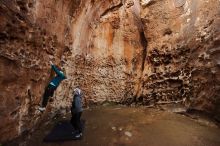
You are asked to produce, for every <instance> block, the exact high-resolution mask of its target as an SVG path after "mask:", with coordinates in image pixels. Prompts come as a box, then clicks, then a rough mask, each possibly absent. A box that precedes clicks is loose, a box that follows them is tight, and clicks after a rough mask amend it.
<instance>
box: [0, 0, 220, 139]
mask: <svg viewBox="0 0 220 146" xmlns="http://www.w3.org/2000/svg"><path fill="white" fill-rule="evenodd" d="M219 4H220V2H219V1H218V0H206V1H199V0H195V1H190V0H141V1H139V0H137V1H136V0H105V1H100V0H86V1H80V0H65V1H61V0H47V1H43V0H37V1H35V0H29V1H26V0H11V1H7V0H2V1H0V20H1V21H0V91H1V92H0V100H1V102H0V118H1V121H2V122H1V124H0V135H2V136H1V138H0V141H6V140H10V139H12V138H15V137H16V136H18V135H19V134H21V133H23V132H25V131H27V130H30V129H31V128H33V127H34V125H35V124H36V122H37V121H40V120H41V118H40V114H39V113H38V111H37V110H36V108H37V105H38V104H39V103H40V100H41V97H42V94H43V92H44V88H45V86H46V85H47V84H48V82H49V81H50V79H51V78H52V76H53V73H52V72H51V71H50V66H49V64H48V62H49V61H50V60H52V61H53V62H54V63H55V64H57V65H58V66H63V67H64V68H65V73H66V75H67V77H68V79H67V80H65V81H63V82H62V84H61V85H60V86H59V88H58V89H57V91H56V93H55V97H54V98H55V100H54V102H53V103H52V104H50V105H49V106H51V105H52V107H54V108H53V109H58V110H59V109H60V108H62V107H64V108H65V107H68V106H69V104H70V100H71V98H72V96H71V93H72V90H73V88H74V87H75V86H76V85H80V86H81V88H82V90H83V91H84V95H85V96H84V98H85V99H86V100H85V104H87V105H88V104H91V103H100V102H104V101H114V102H122V103H128V104H131V103H133V102H135V103H141V104H145V105H149V104H155V103H158V102H164V101H166V102H167V101H179V100H183V103H184V104H185V105H187V106H188V107H192V108H196V109H199V110H204V111H208V112H211V113H215V115H219V113H220V109H219V107H218V106H217V105H218V104H219V102H220V97H219V95H220V94H219V77H220V75H219V74H220V70H219V59H220V58H219V56H220V54H219V46H220V43H219V42H220V38H219V36H220V35H219V32H220V30H219V23H220V20H219V15H220V12H219V10H220V9H219Z"/></svg>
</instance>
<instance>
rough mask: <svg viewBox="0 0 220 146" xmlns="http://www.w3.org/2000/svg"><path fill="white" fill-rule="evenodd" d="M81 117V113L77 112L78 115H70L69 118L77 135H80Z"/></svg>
mask: <svg viewBox="0 0 220 146" xmlns="http://www.w3.org/2000/svg"><path fill="white" fill-rule="evenodd" d="M81 115H82V112H79V113H72V118H71V121H70V122H71V124H72V125H73V127H74V128H75V130H76V131H77V132H78V133H81V132H82V124H81V120H80V118H81Z"/></svg>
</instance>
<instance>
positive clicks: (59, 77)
mask: <svg viewBox="0 0 220 146" xmlns="http://www.w3.org/2000/svg"><path fill="white" fill-rule="evenodd" d="M51 67H52V69H53V70H54V71H55V73H56V74H57V75H56V77H54V78H53V79H52V81H51V82H50V85H52V86H55V87H56V88H57V87H58V86H59V84H60V82H61V81H62V80H64V79H66V76H65V75H64V73H63V72H62V71H60V70H59V69H58V68H57V67H56V66H55V65H51Z"/></svg>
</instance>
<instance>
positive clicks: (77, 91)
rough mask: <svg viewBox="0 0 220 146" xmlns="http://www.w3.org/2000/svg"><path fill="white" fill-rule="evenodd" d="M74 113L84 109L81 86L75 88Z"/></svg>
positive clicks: (72, 109)
mask: <svg viewBox="0 0 220 146" xmlns="http://www.w3.org/2000/svg"><path fill="white" fill-rule="evenodd" d="M71 111H72V113H79V112H82V111H83V108H82V93H81V90H80V89H79V88H76V89H74V94H73V102H72V108H71Z"/></svg>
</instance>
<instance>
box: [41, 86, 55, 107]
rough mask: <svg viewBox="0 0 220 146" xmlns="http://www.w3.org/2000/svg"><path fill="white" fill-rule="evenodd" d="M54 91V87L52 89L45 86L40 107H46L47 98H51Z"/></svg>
mask: <svg viewBox="0 0 220 146" xmlns="http://www.w3.org/2000/svg"><path fill="white" fill-rule="evenodd" d="M55 90H56V87H54V86H52V85H48V86H47V88H46V89H45V91H44V96H43V102H42V107H46V106H47V103H48V100H49V97H52V96H53V94H54V91H55Z"/></svg>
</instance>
